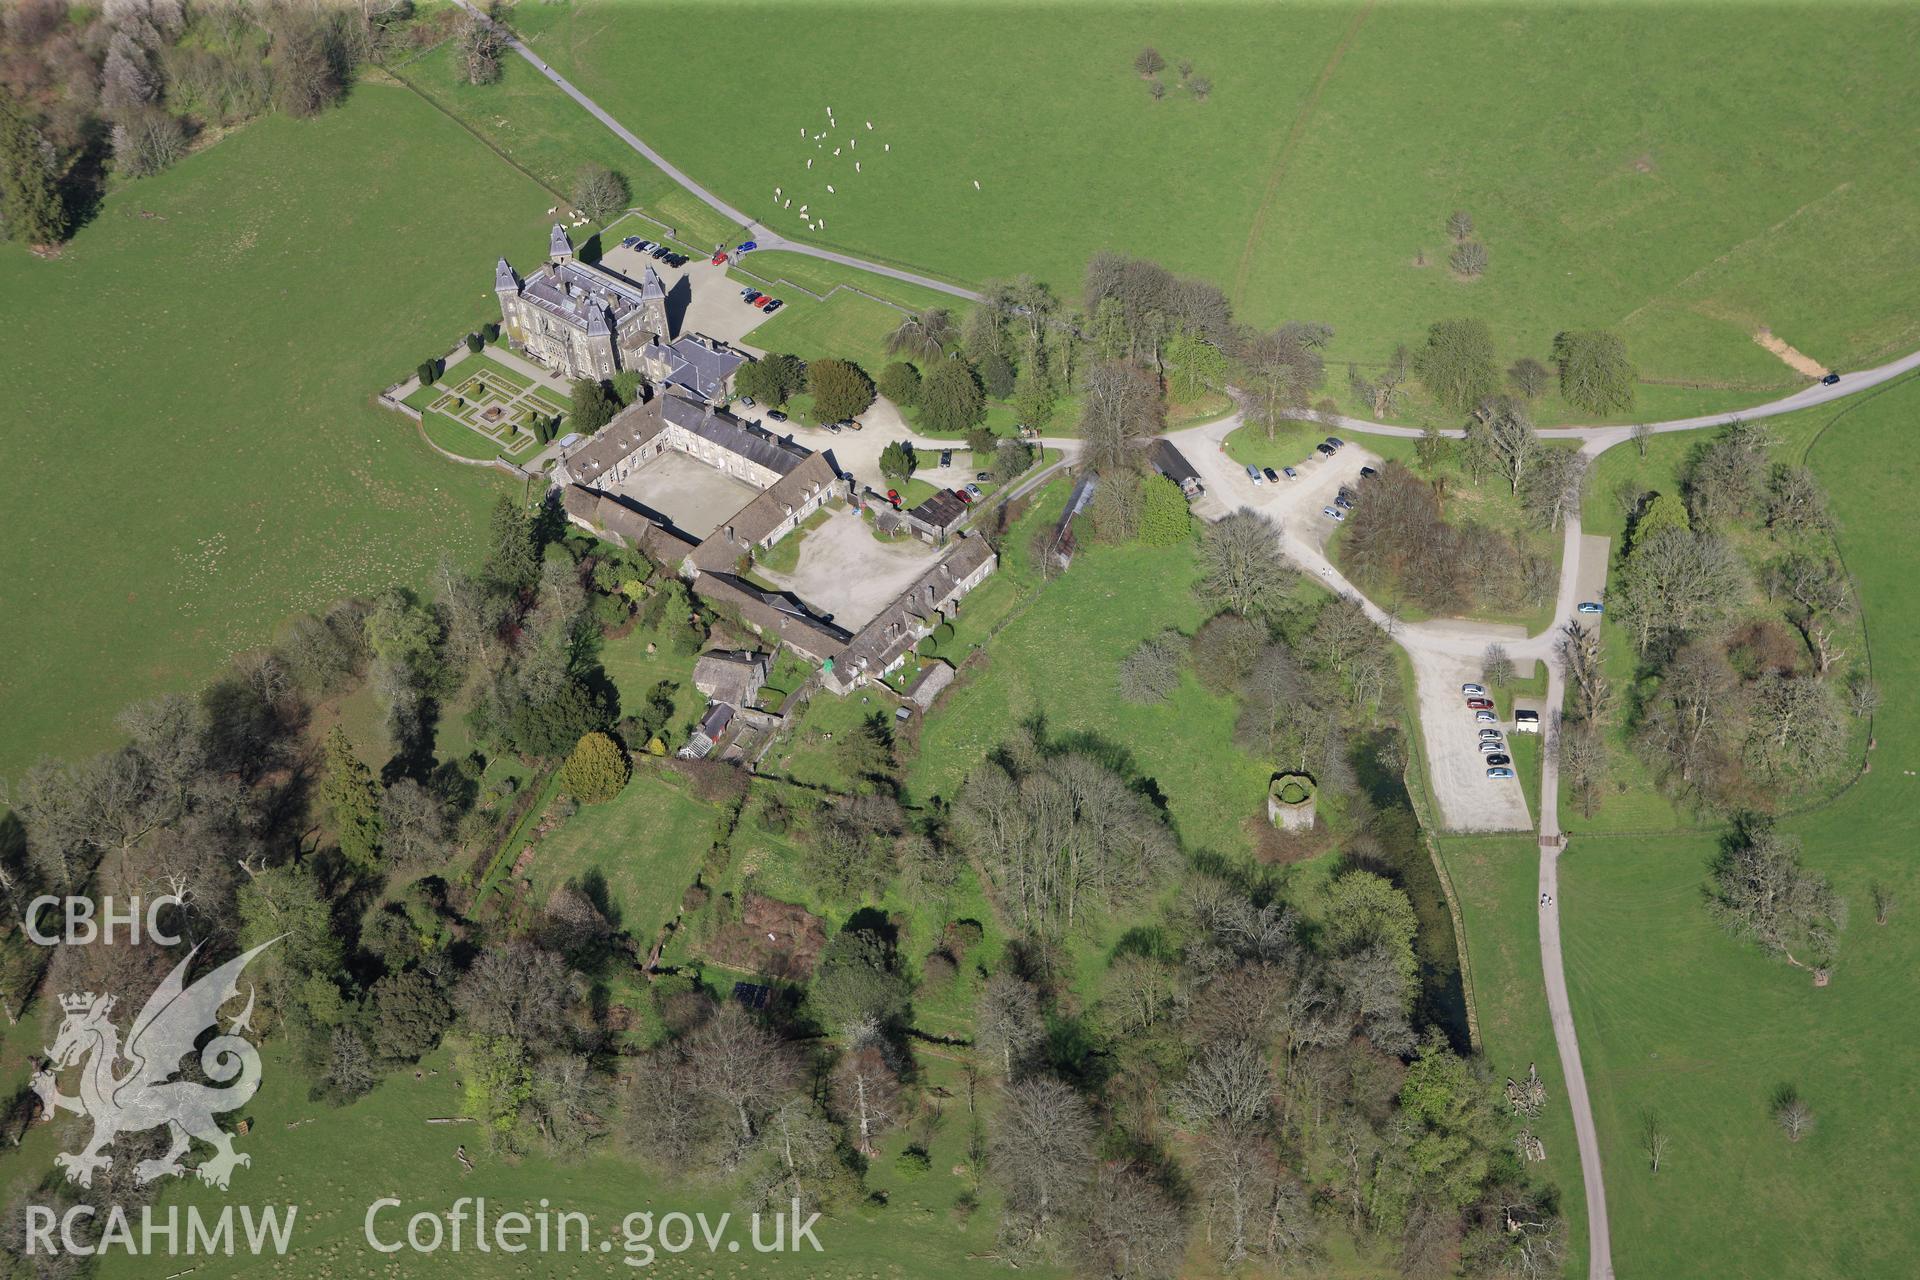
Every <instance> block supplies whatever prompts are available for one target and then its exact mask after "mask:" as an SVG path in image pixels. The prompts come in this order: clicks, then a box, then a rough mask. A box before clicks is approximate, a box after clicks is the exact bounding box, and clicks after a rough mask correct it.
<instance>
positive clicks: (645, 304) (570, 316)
mask: <svg viewBox="0 0 1920 1280" xmlns="http://www.w3.org/2000/svg"><path fill="white" fill-rule="evenodd" d="M493 291H494V293H495V295H497V296H498V298H499V300H500V328H501V331H502V332H503V333H505V334H506V336H507V338H508V339H509V340H510V341H511V342H512V344H513V345H514V346H515V347H516V348H518V349H520V350H521V351H524V352H525V353H526V354H527V356H528V357H530V358H531V359H534V360H537V361H539V362H540V363H541V364H544V365H546V366H547V367H548V368H550V369H552V370H553V371H554V372H555V373H558V374H560V375H561V376H562V377H567V378H603V379H604V378H611V377H612V376H613V375H614V374H615V373H617V372H618V371H620V370H621V369H633V368H639V367H640V365H641V361H642V353H643V352H644V351H645V350H646V349H647V348H648V347H649V346H654V345H657V343H660V342H665V341H666V340H667V339H668V338H669V337H670V336H671V335H670V333H669V332H668V328H667V291H666V287H665V286H664V285H663V284H662V283H661V281H660V276H659V273H657V272H656V271H654V269H653V268H652V267H648V268H647V269H646V274H645V275H644V276H643V277H642V278H641V281H640V283H639V284H637V285H636V284H635V283H634V282H633V281H631V280H628V279H627V278H626V277H625V276H621V275H616V274H615V273H614V272H611V271H607V270H605V269H603V268H601V267H598V266H594V265H592V264H590V263H586V262H581V261H580V260H579V259H578V258H576V257H575V256H574V253H573V242H572V241H571V240H569V239H568V238H567V233H566V229H565V228H564V227H562V226H561V225H560V224H559V223H557V222H556V223H555V224H554V225H553V233H552V236H551V238H550V239H549V241H548V245H547V261H546V262H545V263H544V264H543V265H542V266H541V267H540V268H539V269H538V270H537V271H535V272H534V273H533V274H532V275H530V276H528V277H527V278H526V279H525V280H522V279H521V278H520V276H519V275H518V273H516V272H515V271H514V269H513V267H512V265H511V264H510V263H508V261H507V260H506V259H505V258H502V259H500V261H499V262H498V263H497V264H496V265H495V266H494V270H493Z"/></svg>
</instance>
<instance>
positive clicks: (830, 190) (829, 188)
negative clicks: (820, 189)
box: [827, 182, 833, 195]
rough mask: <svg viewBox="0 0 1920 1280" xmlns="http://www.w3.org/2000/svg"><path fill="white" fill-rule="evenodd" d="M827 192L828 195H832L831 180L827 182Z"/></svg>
mask: <svg viewBox="0 0 1920 1280" xmlns="http://www.w3.org/2000/svg"><path fill="white" fill-rule="evenodd" d="M827 194H828V195H832V194H833V184H832V183H831V182H829V183H828V184H827Z"/></svg>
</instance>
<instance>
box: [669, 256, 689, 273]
mask: <svg viewBox="0 0 1920 1280" xmlns="http://www.w3.org/2000/svg"><path fill="white" fill-rule="evenodd" d="M667 265H668V266H670V267H672V268H674V269H675V270H678V269H679V268H681V267H684V266H686V265H687V255H686V254H684V253H670V254H668V255H667Z"/></svg>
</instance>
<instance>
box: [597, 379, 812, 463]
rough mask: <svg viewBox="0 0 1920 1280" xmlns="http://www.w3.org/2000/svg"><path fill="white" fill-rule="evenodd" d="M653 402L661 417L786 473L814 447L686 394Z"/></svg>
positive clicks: (746, 457) (747, 457)
mask: <svg viewBox="0 0 1920 1280" xmlns="http://www.w3.org/2000/svg"><path fill="white" fill-rule="evenodd" d="M652 403H656V404H658V405H659V406H660V415H661V417H663V418H664V419H665V420H666V421H668V422H671V423H672V424H673V425H674V426H676V427H680V428H682V429H684V430H686V431H688V432H690V433H691V434H693V435H696V436H699V437H700V438H701V439H702V440H710V441H712V442H713V443H714V444H717V445H719V446H720V447H721V448H722V449H726V450H728V451H729V452H731V453H737V454H739V455H740V456H741V457H743V458H745V459H747V460H748V461H749V462H757V463H759V464H760V465H761V466H763V467H765V468H767V469H768V470H769V471H775V472H778V473H779V474H781V475H783V476H784V475H786V474H787V473H788V472H790V471H792V470H794V469H795V468H796V467H798V466H799V465H800V464H801V463H803V462H805V461H806V460H807V459H808V458H809V457H811V456H812V453H813V451H812V450H811V449H807V448H805V447H803V446H801V445H797V444H794V443H792V442H791V441H787V440H782V439H780V438H779V437H778V436H775V435H774V434H772V433H771V432H769V431H767V430H765V429H764V428H761V427H756V426H754V425H753V424H751V423H747V422H742V421H741V420H740V419H738V418H736V417H734V416H733V415H732V414H730V413H728V412H727V411H726V410H725V409H714V408H711V407H709V406H707V405H704V404H696V403H694V402H693V401H691V400H688V399H687V398H685V397H684V396H676V395H663V396H661V397H660V398H659V399H658V400H657V401H654V402H652ZM615 421H618V419H615ZM609 425H611V424H609Z"/></svg>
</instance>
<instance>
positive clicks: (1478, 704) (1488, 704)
mask: <svg viewBox="0 0 1920 1280" xmlns="http://www.w3.org/2000/svg"><path fill="white" fill-rule="evenodd" d="M1467 710H1469V711H1491V710H1493V699H1492V698H1468V699H1467Z"/></svg>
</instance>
